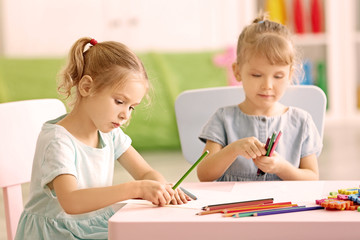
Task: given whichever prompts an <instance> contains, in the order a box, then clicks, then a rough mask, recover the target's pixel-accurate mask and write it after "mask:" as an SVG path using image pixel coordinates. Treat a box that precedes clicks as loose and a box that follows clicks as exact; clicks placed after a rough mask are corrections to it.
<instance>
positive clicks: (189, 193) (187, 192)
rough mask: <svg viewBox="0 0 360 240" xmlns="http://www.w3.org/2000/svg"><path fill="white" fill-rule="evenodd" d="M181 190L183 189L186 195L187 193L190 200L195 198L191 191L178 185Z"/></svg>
mask: <svg viewBox="0 0 360 240" xmlns="http://www.w3.org/2000/svg"><path fill="white" fill-rule="evenodd" d="M180 189H181V191H183V192H184V193H185V194H186V195H188V196H189V197H190V198H191V199H192V200H197V197H196V196H195V195H194V194H192V193H191V192H189V191H188V190H186V189H185V188H183V187H180Z"/></svg>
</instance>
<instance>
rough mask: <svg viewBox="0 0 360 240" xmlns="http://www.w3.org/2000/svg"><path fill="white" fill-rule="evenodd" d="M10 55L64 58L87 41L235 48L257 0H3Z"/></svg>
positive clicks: (145, 47)
mask: <svg viewBox="0 0 360 240" xmlns="http://www.w3.org/2000/svg"><path fill="white" fill-rule="evenodd" d="M0 1H2V8H1V9H0V10H1V11H2V12H1V25H2V27H1V28H0V30H1V34H0V37H1V39H0V41H1V43H2V53H1V54H2V55H5V56H21V57H24V56H25V57H31V56H63V55H65V54H66V53H67V51H68V50H69V48H70V46H71V45H72V44H73V42H75V40H77V39H78V38H80V37H82V36H90V37H94V38H96V39H97V40H98V41H104V40H116V41H121V42H123V43H125V44H127V45H128V46H129V47H130V48H132V49H134V50H136V51H151V50H160V51H183V50H186V51H189V50H191V51H194V50H195V51H201V50H206V49H219V48H222V47H225V46H227V45H229V44H231V45H234V44H236V41H237V37H238V34H239V33H240V31H241V29H242V28H243V26H244V25H246V24H249V23H250V22H251V20H252V17H253V16H254V13H255V7H254V1H252V0H226V1H223V0H182V1H177V0H61V1H59V0H0Z"/></svg>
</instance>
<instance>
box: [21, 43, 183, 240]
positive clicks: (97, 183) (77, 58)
mask: <svg viewBox="0 0 360 240" xmlns="http://www.w3.org/2000/svg"><path fill="white" fill-rule="evenodd" d="M149 87H150V83H149V80H148V77H147V74H146V72H145V69H144V67H143V65H142V63H141V61H140V60H139V58H138V57H137V56H136V55H135V54H134V53H133V52H131V51H130V50H129V49H128V48H127V47H126V46H125V45H123V44H121V43H118V42H111V41H109V42H101V43H97V42H96V41H95V40H94V39H91V38H81V39H79V40H78V41H77V42H75V44H74V45H73V47H72V49H71V51H70V54H69V61H68V64H67V66H66V67H65V68H64V70H63V71H62V73H61V78H60V81H59V90H60V91H61V92H62V93H64V94H65V96H66V97H73V99H72V105H73V108H72V110H71V112H70V113H69V114H66V115H64V116H60V117H59V118H57V119H54V120H51V121H48V122H46V123H45V124H44V125H43V127H42V130H41V133H40V135H39V139H38V142H37V148H36V153H35V157H34V163H33V169H32V178H31V185H30V197H29V198H30V199H29V201H28V203H27V204H26V206H25V209H24V212H23V213H22V216H21V219H20V222H19V225H18V230H17V234H16V239H27V237H30V238H31V239H38V240H39V239H107V227H108V223H107V222H108V219H109V218H110V217H111V216H112V215H113V214H114V210H113V208H112V207H111V205H112V204H114V203H116V202H119V201H122V200H126V199H131V198H142V199H145V200H148V201H150V202H152V203H153V204H155V205H159V206H164V205H166V204H170V203H172V204H182V203H186V202H187V201H188V200H189V197H188V196H186V195H184V193H183V192H181V191H180V190H177V191H174V190H172V188H171V185H169V184H167V183H166V181H165V179H164V177H163V176H162V175H161V174H160V173H158V172H157V171H155V170H154V169H152V168H151V167H150V166H149V165H148V164H147V163H146V162H145V160H144V159H143V158H142V157H141V156H140V154H139V153H138V152H137V151H136V150H135V149H134V148H133V147H132V146H131V139H130V138H129V137H128V136H127V135H126V134H124V132H123V131H122V130H121V129H120V128H119V127H120V126H122V125H124V124H126V123H127V122H128V121H129V119H130V116H131V113H132V112H133V111H134V109H135V108H136V106H137V105H139V104H140V102H141V101H142V99H143V97H144V96H145V95H146V94H147V92H148V89H149ZM115 160H118V161H119V162H120V164H121V165H122V166H123V167H124V168H125V169H126V170H127V171H128V172H129V173H130V174H131V175H132V176H133V177H134V179H135V181H132V182H127V183H122V184H118V185H114V186H112V180H113V171H114V161H115Z"/></svg>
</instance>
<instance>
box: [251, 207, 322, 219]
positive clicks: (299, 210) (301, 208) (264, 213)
mask: <svg viewBox="0 0 360 240" xmlns="http://www.w3.org/2000/svg"><path fill="white" fill-rule="evenodd" d="M318 209H324V207H321V206H315V207H294V208H289V209H283V210H274V211H269V212H257V213H254V214H253V216H254V217H256V216H265V215H273V214H282V213H291V212H302V211H311V210H318Z"/></svg>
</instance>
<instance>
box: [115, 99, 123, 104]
mask: <svg viewBox="0 0 360 240" xmlns="http://www.w3.org/2000/svg"><path fill="white" fill-rule="evenodd" d="M115 103H116V104H123V103H124V102H123V101H121V100H118V99H115Z"/></svg>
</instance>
